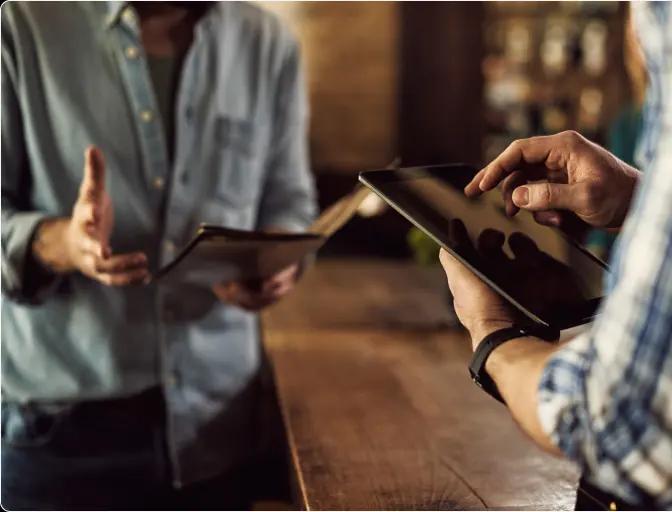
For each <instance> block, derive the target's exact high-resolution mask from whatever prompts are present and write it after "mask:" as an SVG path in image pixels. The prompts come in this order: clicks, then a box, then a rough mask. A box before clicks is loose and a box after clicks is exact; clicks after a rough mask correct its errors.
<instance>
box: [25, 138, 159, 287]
mask: <svg viewBox="0 0 672 512" xmlns="http://www.w3.org/2000/svg"><path fill="white" fill-rule="evenodd" d="M84 158H85V164H84V177H83V178H82V183H81V186H80V188H79V196H78V198H77V201H76V202H75V206H74V208H73V210H72V215H71V216H70V218H66V219H54V220H50V221H46V222H44V223H43V224H42V225H41V226H40V228H39V229H38V233H37V235H36V239H35V242H34V244H33V250H34V253H35V255H36V257H37V258H38V260H39V261H40V262H41V263H42V264H44V265H45V266H47V267H48V268H51V269H52V270H54V271H55V272H58V273H65V272H72V271H76V270H79V271H80V272H81V273H82V274H84V275H86V276H89V277H90V278H92V279H95V280H97V281H99V282H101V283H103V284H106V285H109V286H124V285H129V284H133V283H138V282H142V281H143V280H145V279H146V278H147V277H148V272H147V257H146V256H145V254H144V253H142V252H135V253H130V254H119V255H113V254H112V249H111V248H110V245H109V241H110V234H111V233H112V227H113V225H114V212H113V208H112V201H111V200H110V196H109V195H108V194H107V191H106V190H105V161H104V160H103V155H102V153H101V152H100V150H99V149H97V148H96V147H94V146H90V147H89V148H87V150H86V152H85V156H84Z"/></svg>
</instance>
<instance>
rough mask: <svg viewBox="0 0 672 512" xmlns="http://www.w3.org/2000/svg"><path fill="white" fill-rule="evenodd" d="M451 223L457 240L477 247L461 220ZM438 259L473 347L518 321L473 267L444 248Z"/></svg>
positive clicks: (457, 313)
mask: <svg viewBox="0 0 672 512" xmlns="http://www.w3.org/2000/svg"><path fill="white" fill-rule="evenodd" d="M450 227H451V229H450V232H451V237H452V238H453V239H454V241H455V242H456V243H457V244H460V245H462V246H463V248H465V249H466V250H475V249H474V248H473V246H471V242H470V240H469V236H468V234H467V233H466V230H465V228H464V224H462V222H460V221H457V220H454V221H452V222H451V226H450ZM439 259H440V260H441V265H442V266H443V269H444V271H445V272H446V277H447V278H448V286H449V288H450V291H451V293H452V295H453V305H454V308H455V314H456V315H457V317H458V318H459V320H460V322H461V323H462V325H464V327H465V328H466V329H467V330H468V331H469V334H470V335H471V340H472V347H473V349H474V350H476V347H477V346H478V344H479V343H480V342H481V341H482V340H483V338H485V337H486V336H487V335H488V334H490V333H491V332H494V331H496V330H498V329H503V328H505V327H510V326H511V325H513V324H514V323H515V319H516V318H517V315H516V312H515V311H514V310H513V308H512V307H511V306H510V304H509V303H508V302H506V301H505V300H504V299H502V298H501V297H500V296H499V295H498V294H497V293H496V292H494V291H493V290H492V289H490V287H489V286H488V285H486V284H485V283H484V282H483V281H481V279H480V278H478V277H477V276H476V275H475V274H474V273H473V272H472V271H471V270H469V269H468V268H467V267H465V266H464V265H463V264H462V263H460V262H459V261H458V260H457V259H455V258H454V257H453V256H452V255H451V254H450V253H448V252H447V251H446V250H445V249H441V251H440V252H439Z"/></svg>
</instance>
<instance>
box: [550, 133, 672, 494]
mask: <svg viewBox="0 0 672 512" xmlns="http://www.w3.org/2000/svg"><path fill="white" fill-rule="evenodd" d="M670 169H672V152H671V151H670V148H669V146H668V147H663V148H661V151H660V152H659V154H658V156H657V158H656V161H655V164H654V166H653V167H652V168H651V169H650V170H648V171H649V172H648V173H647V174H646V178H645V182H644V184H643V186H642V190H640V191H639V193H638V197H637V201H636V203H635V207H634V210H633V212H632V213H631V215H630V217H629V219H628V221H627V223H626V226H625V228H624V232H623V233H622V235H621V239H620V240H619V245H618V248H617V250H616V253H615V256H614V258H613V259H612V268H613V272H614V273H613V275H612V278H611V282H613V289H612V290H611V293H609V295H608V297H607V298H606V299H605V301H604V303H603V306H602V309H601V311H600V314H599V315H598V318H597V320H596V321H595V323H594V324H593V325H592V326H591V328H590V330H589V331H588V332H586V333H585V334H583V335H581V336H579V337H578V338H576V339H574V340H572V341H571V342H569V343H568V344H567V345H565V346H564V347H563V348H561V349H560V350H558V351H557V352H556V353H555V354H554V356H553V357H552V358H551V359H550V360H549V362H548V363H547V365H546V368H545V369H544V372H543V376H542V379H541V381H540V385H539V389H538V415H539V420H540V423H541V425H542V427H543V429H544V430H545V432H546V433H547V434H548V436H549V437H550V439H551V440H552V441H553V442H554V443H555V444H556V445H557V446H558V448H560V449H561V450H562V451H563V452H564V453H565V454H566V455H567V456H568V457H569V458H571V459H573V460H575V461H576V462H577V463H579V464H580V465H581V466H582V468H583V469H584V471H585V472H586V473H587V475H588V476H589V478H590V479H591V480H593V481H594V482H595V483H596V484H597V485H598V486H600V487H602V488H603V489H605V490H608V491H611V492H613V493H615V494H619V495H621V496H622V497H623V498H624V499H626V500H629V501H630V502H632V503H646V502H647V501H648V500H649V499H653V500H654V501H655V502H656V503H659V504H661V506H664V507H667V506H670V505H672V489H670V485H669V483H670V482H671V481H672V436H671V435H670V425H672V409H671V408H670V403H672V386H671V385H670V382H671V380H670V379H671V376H672V182H671V181H670V180H669V170H670Z"/></svg>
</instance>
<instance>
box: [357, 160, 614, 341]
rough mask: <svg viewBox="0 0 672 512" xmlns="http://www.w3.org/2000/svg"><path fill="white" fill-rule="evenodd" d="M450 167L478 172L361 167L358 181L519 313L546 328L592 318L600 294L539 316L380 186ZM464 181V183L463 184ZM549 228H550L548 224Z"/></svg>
mask: <svg viewBox="0 0 672 512" xmlns="http://www.w3.org/2000/svg"><path fill="white" fill-rule="evenodd" d="M450 169H455V170H458V169H459V170H460V171H462V172H464V171H467V170H468V171H470V172H471V173H472V176H473V175H474V174H475V173H476V172H477V169H476V168H475V167H474V166H471V165H468V164H445V165H432V166H423V167H405V168H398V169H380V170H372V171H364V172H360V173H359V181H360V182H361V183H363V184H364V185H365V186H367V187H368V188H369V189H371V190H372V191H373V192H374V193H375V194H377V195H378V196H380V197H381V198H382V199H383V200H384V201H385V202H386V203H387V204H389V205H390V206H391V207H392V208H394V209H395V210H396V211H397V212H399V213H400V214H401V215H402V216H403V217H405V218H406V219H407V220H408V221H409V222H411V223H412V224H413V225H414V226H416V227H417V228H418V229H420V230H421V231H422V232H424V233H425V234H426V235H427V236H429V237H430V238H431V239H432V240H434V241H435V242H436V243H437V244H438V245H439V246H440V247H442V248H444V249H445V250H446V251H448V252H449V253H450V254H451V255H453V256H454V257H455V258H456V259H457V260H458V261H460V262H461V263H462V264H463V265H465V266H466V267H467V268H469V269H470V270H471V271H472V272H473V273H474V274H476V275H477V276H478V277H479V278H480V279H481V280H482V281H483V282H484V283H486V284H487V285H488V286H489V287H490V288H491V289H493V290H494V291H495V292H496V293H498V294H499V295H500V296H501V297H503V298H504V299H506V300H507V301H508V302H509V303H510V304H511V305H513V306H514V307H515V308H516V309H518V310H519V311H520V312H521V313H523V314H524V315H525V316H527V317H528V318H529V319H530V320H532V321H533V322H535V323H538V324H541V325H543V326H546V327H548V328H552V329H558V330H562V329H567V328H570V327H576V326H578V325H583V324H586V323H589V322H591V321H592V320H593V319H594V318H595V314H596V311H597V308H598V306H599V304H600V302H601V300H602V299H603V297H596V298H592V299H588V300H586V301H584V302H583V303H579V304H577V305H576V306H575V307H573V308H569V309H568V308H566V307H565V308H564V311H562V312H559V313H558V314H557V315H556V316H554V318H548V317H547V318H541V317H539V316H538V315H536V314H535V313H533V312H532V311H530V310H529V309H527V308H526V307H524V306H523V305H522V304H520V303H519V302H518V301H517V300H516V299H515V298H514V297H512V296H511V295H509V294H508V293H507V292H506V291H504V290H503V289H502V288H500V287H499V286H498V285H497V284H496V283H495V282H493V281H492V280H491V279H490V278H488V277H487V276H486V275H485V274H483V273H482V272H481V271H480V270H479V269H478V268H476V267H475V266H474V265H472V263H471V262H469V261H467V260H466V259H465V258H463V257H462V256H461V255H460V254H458V253H457V252H455V251H454V250H453V249H452V248H451V247H450V245H449V244H448V243H447V242H444V241H443V240H441V238H440V235H439V234H437V233H433V232H432V230H431V229H430V228H428V227H427V226H424V225H422V224H421V223H420V222H418V221H417V220H416V219H415V218H413V216H412V215H410V214H409V213H408V212H406V211H405V210H404V208H402V207H401V206H400V205H398V204H396V203H395V201H394V200H393V199H391V198H390V197H389V196H388V195H387V194H386V193H385V191H384V190H383V187H384V185H385V184H386V183H390V182H392V183H399V182H404V181H409V180H415V179H423V178H424V179H426V178H433V177H435V173H436V171H439V170H441V171H444V170H445V171H448V172H449V170H450ZM466 184H467V182H465V183H464V185H466ZM549 229H552V228H549ZM560 234H561V236H563V238H565V239H566V240H567V241H568V243H570V244H572V245H573V246H574V247H576V248H577V249H578V250H579V251H581V252H582V253H584V254H585V255H586V256H588V257H589V258H590V259H591V260H593V261H594V262H595V263H596V264H597V265H599V266H600V267H602V268H603V269H604V270H609V267H608V266H607V264H606V263H605V262H604V261H602V260H600V259H599V258H597V257H596V256H595V255H594V254H592V253H591V252H590V251H588V250H587V249H586V248H585V247H583V246H582V245H581V244H579V243H578V242H577V241H576V240H573V239H572V238H570V237H568V236H566V234H564V233H562V232H560Z"/></svg>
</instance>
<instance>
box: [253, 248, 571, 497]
mask: <svg viewBox="0 0 672 512" xmlns="http://www.w3.org/2000/svg"><path fill="white" fill-rule="evenodd" d="M452 323H453V322H452V319H451V315H450V313H449V309H448V308H447V306H446V284H445V279H444V277H443V275H442V273H441V271H440V269H439V268H433V269H421V268H418V267H417V266H415V265H413V264H410V263H409V264H405V263H395V262H389V261H378V260H326V261H321V262H319V263H318V264H317V265H316V267H315V268H313V269H311V270H310V271H309V272H308V274H307V275H306V276H305V278H304V279H303V281H302V283H301V285H300V286H299V288H298V289H297V290H296V291H295V292H294V293H293V294H292V295H291V296H290V297H288V298H287V299H286V300H284V301H283V302H281V303H280V304H278V305H277V306H275V307H273V308H271V309H270V310H268V311H267V312H266V313H265V314H264V316H263V324H264V337H265V343H266V347H267V350H268V353H269V356H270V360H271V363H272V366H273V369H274V372H275V378H276V385H277V390H278V395H279V398H280V403H281V409H282V413H283V416H284V421H285V426H286V428H287V433H288V438H289V443H290V449H291V453H292V458H293V464H294V470H295V471H296V479H297V482H298V487H299V489H298V492H299V494H300V496H299V497H298V499H299V501H300V503H299V505H300V506H302V507H304V508H306V509H309V510H311V509H312V510H324V509H332V510H333V509H345V510H352V509H407V510H409V509H411V510H412V509H484V508H496V509H554V510H558V509H572V508H573V505H574V493H575V488H576V481H577V479H578V473H577V472H576V470H575V469H574V467H573V466H572V465H570V464H569V463H566V462H563V461H561V460H559V459H556V458H554V457H552V456H549V455H546V454H545V453H543V452H542V451H541V450H539V449H537V448H536V446H534V445H533V444H532V442H531V441H529V440H528V439H527V438H526V437H525V436H524V435H523V434H522V432H521V431H520V430H519V429H518V427H517V426H516V425H515V424H514V422H513V420H512V419H511V418H510V416H509V414H508V412H507V411H506V409H505V408H504V406H502V405H500V404H499V403H498V402H496V401H495V400H493V399H491V398H490V397H488V396H487V395H486V394H485V393H483V392H481V391H480V390H479V389H478V388H477V387H476V386H475V385H474V384H473V383H472V382H471V380H470V379H469V377H468V371H467V361H468V360H469V356H470V350H469V346H468V341H467V340H466V337H465V335H464V333H463V331H461V330H460V329H458V328H455V327H451V325H452Z"/></svg>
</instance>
